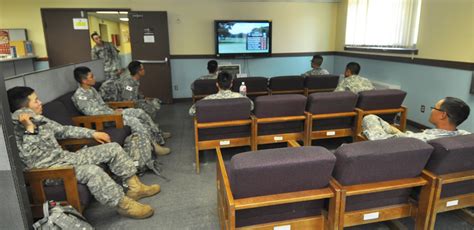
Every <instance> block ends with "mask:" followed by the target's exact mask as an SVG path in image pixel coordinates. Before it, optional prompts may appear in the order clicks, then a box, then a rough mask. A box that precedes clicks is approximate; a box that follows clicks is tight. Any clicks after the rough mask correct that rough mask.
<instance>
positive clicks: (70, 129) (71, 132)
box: [45, 118, 95, 140]
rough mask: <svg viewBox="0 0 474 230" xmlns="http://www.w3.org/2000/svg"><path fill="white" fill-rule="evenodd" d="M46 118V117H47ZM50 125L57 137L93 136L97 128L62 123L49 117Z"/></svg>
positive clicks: (60, 138)
mask: <svg viewBox="0 0 474 230" xmlns="http://www.w3.org/2000/svg"><path fill="white" fill-rule="evenodd" d="M45 119H46V118H45ZM47 122H48V125H49V126H50V127H51V128H52V130H53V132H54V136H55V137H56V139H59V140H62V139H67V138H92V137H93V136H92V135H93V134H94V132H95V130H92V129H87V128H83V127H77V126H70V125H61V124H59V123H57V122H55V121H53V120H50V119H47Z"/></svg>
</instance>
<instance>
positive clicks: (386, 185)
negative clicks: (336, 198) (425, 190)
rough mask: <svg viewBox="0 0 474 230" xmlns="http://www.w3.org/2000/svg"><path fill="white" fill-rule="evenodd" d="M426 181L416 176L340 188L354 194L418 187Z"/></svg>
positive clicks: (349, 194) (351, 194)
mask: <svg viewBox="0 0 474 230" xmlns="http://www.w3.org/2000/svg"><path fill="white" fill-rule="evenodd" d="M427 183H428V182H427V181H426V180H425V179H424V178H422V177H416V178H407V179H399V180H391V181H382V182H375V183H367V184H357V185H349V186H342V189H343V190H345V191H346V194H347V196H354V195H362V194H369V193H376V192H384V191H390V190H397V189H404V188H412V187H418V186H423V185H425V184H427Z"/></svg>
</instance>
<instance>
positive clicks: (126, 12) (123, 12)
mask: <svg viewBox="0 0 474 230" xmlns="http://www.w3.org/2000/svg"><path fill="white" fill-rule="evenodd" d="M119 13H120V14H128V11H120V12H119Z"/></svg>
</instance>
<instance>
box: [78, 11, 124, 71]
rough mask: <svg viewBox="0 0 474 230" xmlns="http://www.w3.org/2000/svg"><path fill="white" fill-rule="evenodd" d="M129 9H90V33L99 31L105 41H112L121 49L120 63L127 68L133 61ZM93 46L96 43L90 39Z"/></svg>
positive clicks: (88, 16) (88, 17)
mask: <svg viewBox="0 0 474 230" xmlns="http://www.w3.org/2000/svg"><path fill="white" fill-rule="evenodd" d="M128 13H129V11H125V10H124V11H115V10H113V11H103V10H101V11H99V10H97V11H88V12H87V19H88V22H89V34H92V33H94V32H96V33H98V34H99V35H100V37H101V38H102V40H103V41H106V42H110V43H112V44H113V45H114V46H115V47H116V48H117V50H118V51H119V52H118V53H119V58H120V65H121V66H122V67H123V68H125V67H127V65H128V63H130V62H131V61H132V47H131V44H130V29H129V24H128ZM90 45H91V48H92V47H94V46H95V43H94V41H93V40H92V39H90Z"/></svg>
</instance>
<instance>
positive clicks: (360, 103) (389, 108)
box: [356, 89, 407, 140]
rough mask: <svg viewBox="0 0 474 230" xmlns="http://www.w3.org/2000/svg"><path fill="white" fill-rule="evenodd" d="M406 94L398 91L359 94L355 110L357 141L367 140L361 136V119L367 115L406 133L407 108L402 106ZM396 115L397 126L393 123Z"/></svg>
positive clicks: (369, 91) (387, 90) (383, 90)
mask: <svg viewBox="0 0 474 230" xmlns="http://www.w3.org/2000/svg"><path fill="white" fill-rule="evenodd" d="M406 95H407V93H406V92H405V91H402V90H398V89H381V90H368V91H362V92H359V98H358V100H357V105H356V110H357V112H358V116H357V124H359V125H360V126H359V127H358V131H359V134H358V135H357V140H367V139H366V138H365V136H363V135H362V133H361V132H362V127H361V125H362V119H363V118H364V116H365V115H367V114H375V115H377V116H379V117H380V118H382V119H383V120H385V121H386V122H388V123H389V124H392V125H393V126H395V127H396V128H398V129H400V130H401V131H402V132H405V131H406V124H407V108H406V107H404V106H403V105H402V103H403V100H405V97H406ZM397 114H400V122H399V124H396V123H395V118H396V116H397Z"/></svg>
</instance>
